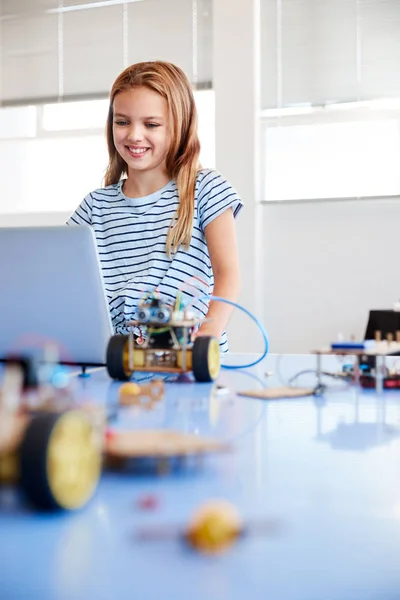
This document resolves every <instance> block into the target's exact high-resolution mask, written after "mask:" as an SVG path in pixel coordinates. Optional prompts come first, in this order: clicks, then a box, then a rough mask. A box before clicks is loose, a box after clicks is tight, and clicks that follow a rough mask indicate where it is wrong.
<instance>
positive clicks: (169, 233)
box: [68, 61, 243, 351]
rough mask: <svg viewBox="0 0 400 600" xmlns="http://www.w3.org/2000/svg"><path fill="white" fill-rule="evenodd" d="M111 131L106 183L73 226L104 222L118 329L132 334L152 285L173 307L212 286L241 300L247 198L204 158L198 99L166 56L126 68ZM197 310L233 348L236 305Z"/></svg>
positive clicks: (106, 272) (205, 331)
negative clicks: (239, 236) (230, 333)
mask: <svg viewBox="0 0 400 600" xmlns="http://www.w3.org/2000/svg"><path fill="white" fill-rule="evenodd" d="M106 131H107V144H108V153H109V164H108V167H107V170H106V175H105V187H104V188H102V189H98V190H96V191H94V192H92V193H91V194H89V195H88V196H86V198H85V199H84V200H83V202H82V204H81V205H80V206H79V207H78V208H77V210H76V211H75V212H74V214H73V215H72V216H71V217H70V219H69V220H68V224H76V225H82V224H86V225H90V226H92V227H93V229H94V232H95V236H96V240H97V246H98V250H99V257H100V261H101V266H102V272H103V277H104V282H105V287H106V292H107V296H108V300H109V304H110V311H111V317H112V320H113V324H114V327H115V330H116V332H117V333H126V327H125V322H126V321H129V320H132V319H134V318H135V312H136V309H137V306H138V303H139V301H140V300H141V299H142V298H143V296H144V294H145V293H146V292H151V291H154V290H157V292H158V293H159V295H160V297H161V298H163V299H164V300H165V301H167V302H168V301H169V300H170V303H171V304H173V303H174V301H175V299H176V297H177V295H178V294H179V295H181V296H182V300H183V301H184V302H187V301H193V299H194V298H195V297H196V296H203V295H204V294H210V293H211V292H213V293H214V295H215V296H222V297H224V298H226V299H228V300H233V301H235V300H236V298H237V296H238V293H239V259H238V252H237V245H236V233H235V225H234V218H235V217H236V216H237V214H238V213H239V211H240V209H241V207H242V201H241V200H240V198H239V197H238V195H237V193H236V192H235V190H234V189H233V188H232V187H231V186H230V185H229V183H228V182H227V181H226V180H225V179H224V178H223V177H222V176H221V175H220V174H219V173H217V172H215V171H211V170H205V169H202V168H201V167H200V165H199V153H200V143H199V139H198V134H197V112H196V106H195V101H194V97H193V93H192V89H191V86H190V83H189V81H188V79H187V77H186V75H185V74H184V73H183V71H182V70H181V69H179V68H178V67H176V66H175V65H173V64H170V63H167V62H160V61H156V62H144V63H137V64H134V65H132V66H130V67H128V68H127V69H125V71H123V72H122V73H121V74H120V75H119V77H117V79H116V81H115V82H114V85H113V87H112V89H111V94H110V108H109V113H108V119H107V130H106ZM239 148H240V145H239V144H238V151H239ZM242 151H243V149H242ZM122 176H125V177H124V178H122V179H121V177H122ZM198 282H200V284H201V285H200V290H199V289H196V287H198ZM200 292H201V293H200ZM193 302H194V301H193ZM208 305H209V306H208ZM193 310H194V312H195V314H197V316H199V317H203V316H205V315H206V316H207V321H205V322H204V323H203V324H202V325H201V327H200V329H199V330H198V332H197V335H213V336H215V337H217V338H218V339H220V345H221V350H222V351H226V350H227V342H226V333H225V327H226V325H227V323H228V320H229V317H230V314H231V312H232V307H231V306H230V305H228V304H225V303H221V302H217V301H214V302H211V303H209V302H208V301H207V300H204V299H203V300H201V299H199V300H197V302H194V303H193ZM135 333H136V334H137V335H140V336H141V331H140V330H138V331H136V332H135Z"/></svg>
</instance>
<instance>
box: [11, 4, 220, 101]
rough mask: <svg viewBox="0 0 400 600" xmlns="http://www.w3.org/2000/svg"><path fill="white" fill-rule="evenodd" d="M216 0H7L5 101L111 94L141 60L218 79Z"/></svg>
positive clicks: (206, 82)
mask: <svg viewBox="0 0 400 600" xmlns="http://www.w3.org/2000/svg"><path fill="white" fill-rule="evenodd" d="M211 2H212V0H127V1H126V2H122V1H120V0H64V1H63V2H61V1H59V0H0V102H1V103H2V104H3V105H12V104H21V103H27V102H35V101H36V102H40V101H46V102H51V101H54V100H60V99H61V100H62V99H69V98H76V99H78V98H89V97H96V96H97V97H100V96H104V95H107V94H108V92H109V90H110V87H111V85H112V82H113V81H114V79H115V77H116V76H117V74H118V73H119V72H120V71H122V70H123V69H124V68H125V67H126V66H128V65H129V64H132V63H134V62H138V61H141V60H156V59H161V60H168V61H172V62H174V63H176V64H177V65H179V66H180V67H182V68H183V69H184V71H185V72H186V73H187V75H188V77H189V78H190V79H191V81H192V82H193V83H194V84H195V85H196V86H197V87H199V88H201V87H210V86H211V82H212V48H211V44H210V40H211V34H212V10H211Z"/></svg>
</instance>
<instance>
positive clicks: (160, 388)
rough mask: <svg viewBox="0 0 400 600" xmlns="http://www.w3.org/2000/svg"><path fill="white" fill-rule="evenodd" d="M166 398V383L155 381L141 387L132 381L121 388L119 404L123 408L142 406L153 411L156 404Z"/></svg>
mask: <svg viewBox="0 0 400 600" xmlns="http://www.w3.org/2000/svg"><path fill="white" fill-rule="evenodd" d="M163 396H164V381H162V380H161V379H154V380H153V381H151V382H150V383H147V384H142V385H139V384H138V383H134V382H133V381H130V382H128V383H124V384H123V385H121V387H120V388H119V403H120V404H121V405H123V406H141V407H143V408H147V409H151V408H153V406H154V403H155V402H158V401H159V400H162V398H163Z"/></svg>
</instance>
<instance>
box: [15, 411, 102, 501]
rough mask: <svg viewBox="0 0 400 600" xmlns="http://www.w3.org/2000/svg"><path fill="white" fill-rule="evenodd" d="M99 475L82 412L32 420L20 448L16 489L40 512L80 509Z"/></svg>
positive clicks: (96, 449)
mask: <svg viewBox="0 0 400 600" xmlns="http://www.w3.org/2000/svg"><path fill="white" fill-rule="evenodd" d="M100 471H101V448H100V444H99V439H98V436H97V437H96V433H95V430H94V428H93V424H92V423H91V422H90V420H89V418H88V417H87V415H85V414H84V413H83V412H82V411H66V412H63V413H60V412H58V413H39V414H37V415H36V416H34V417H32V419H31V421H30V422H29V424H28V427H27V430H26V432H25V436H24V438H23V440H22V444H21V447H20V485H21V488H22V491H23V493H24V495H25V496H26V498H27V499H28V500H29V501H30V502H31V503H32V504H33V505H34V506H35V507H36V508H38V509H41V510H55V509H64V510H73V509H77V508H81V507H82V506H83V505H84V504H86V503H87V502H88V501H89V500H90V498H91V497H92V495H93V493H94V491H95V489H96V486H97V482H98V479H99V477H100Z"/></svg>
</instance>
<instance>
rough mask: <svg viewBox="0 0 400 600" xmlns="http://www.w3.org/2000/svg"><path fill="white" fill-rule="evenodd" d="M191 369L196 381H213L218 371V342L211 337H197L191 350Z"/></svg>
mask: <svg viewBox="0 0 400 600" xmlns="http://www.w3.org/2000/svg"><path fill="white" fill-rule="evenodd" d="M192 369H193V375H194V378H195V379H196V381H202V382H207V381H214V380H215V379H216V378H217V377H218V375H219V370H220V356H219V342H218V340H217V338H215V337H212V336H204V337H197V338H196V339H195V340H194V344H193V348H192Z"/></svg>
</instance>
